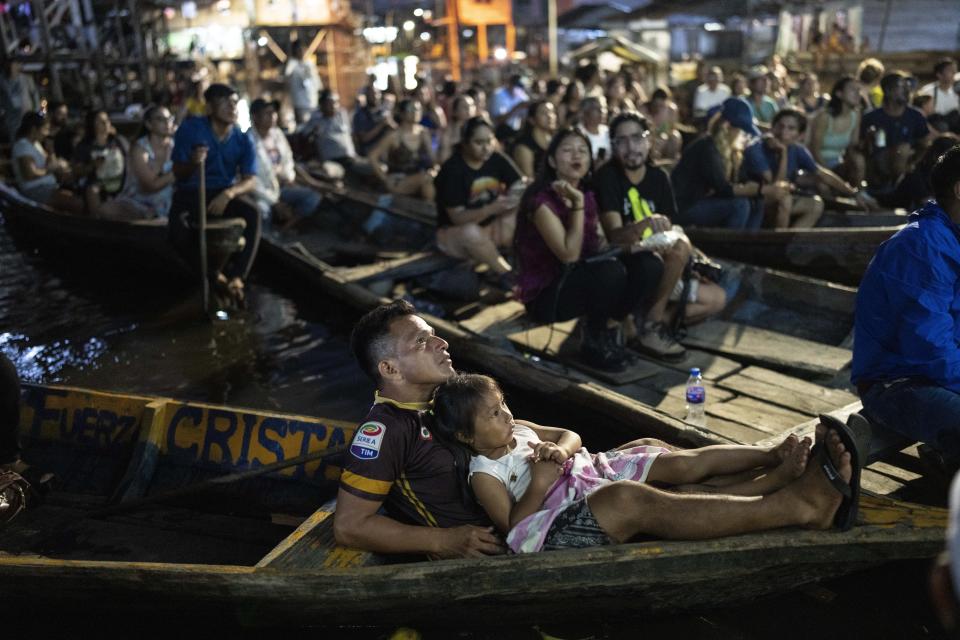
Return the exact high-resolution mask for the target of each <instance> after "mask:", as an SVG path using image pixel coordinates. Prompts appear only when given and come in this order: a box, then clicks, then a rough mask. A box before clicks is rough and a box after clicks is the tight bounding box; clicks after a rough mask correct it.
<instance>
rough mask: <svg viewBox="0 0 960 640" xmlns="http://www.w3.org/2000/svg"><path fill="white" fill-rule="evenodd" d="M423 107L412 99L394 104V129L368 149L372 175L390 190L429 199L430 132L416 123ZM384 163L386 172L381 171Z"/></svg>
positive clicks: (432, 173) (432, 163) (431, 170)
mask: <svg viewBox="0 0 960 640" xmlns="http://www.w3.org/2000/svg"><path fill="white" fill-rule="evenodd" d="M422 117H423V107H422V106H421V104H420V103H419V102H418V101H417V100H414V99H413V98H404V99H403V100H401V101H400V102H399V103H398V104H397V108H396V113H395V114H394V118H395V119H396V121H397V125H398V126H397V128H396V129H394V130H393V131H391V132H390V133H388V134H387V135H385V136H384V137H383V138H382V139H381V140H380V142H379V143H378V144H377V146H375V147H374V148H373V149H371V150H370V155H369V158H370V165H371V166H372V168H373V172H374V174H376V176H377V177H378V178H380V179H381V180H382V181H383V183H384V184H385V185H386V187H387V190H388V191H389V192H390V193H395V194H397V195H401V196H413V197H415V198H423V199H424V200H433V197H434V193H435V192H434V188H433V178H434V176H436V175H437V174H436V169H435V164H436V162H435V160H434V157H433V143H432V141H431V137H430V131H429V130H428V129H427V128H426V127H424V126H423V125H422V124H420V120H421V118H422ZM384 166H385V167H386V171H384Z"/></svg>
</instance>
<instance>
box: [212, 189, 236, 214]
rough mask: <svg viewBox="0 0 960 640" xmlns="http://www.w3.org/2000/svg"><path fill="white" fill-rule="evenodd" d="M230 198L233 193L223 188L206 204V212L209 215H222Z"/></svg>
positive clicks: (231, 198)
mask: <svg viewBox="0 0 960 640" xmlns="http://www.w3.org/2000/svg"><path fill="white" fill-rule="evenodd" d="M231 200H233V193H231V192H230V189H224V190H223V191H221V192H220V194H219V195H218V196H217V197H216V198H214V199H213V200H211V201H210V203H209V204H208V205H207V213H208V214H210V215H211V216H222V215H223V214H224V212H225V211H226V210H227V205H229V204H230V201H231Z"/></svg>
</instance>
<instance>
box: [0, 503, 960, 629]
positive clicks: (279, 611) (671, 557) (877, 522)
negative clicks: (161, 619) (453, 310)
mask: <svg viewBox="0 0 960 640" xmlns="http://www.w3.org/2000/svg"><path fill="white" fill-rule="evenodd" d="M861 512H862V515H861V519H862V521H863V522H864V523H868V522H869V523H871V524H869V525H865V526H858V527H855V528H854V529H853V530H852V531H850V532H847V533H844V534H840V533H836V532H833V531H826V532H820V531H804V530H796V529H786V530H781V531H774V532H769V533H761V534H751V535H744V536H736V537H730V538H721V539H718V540H711V541H702V542H664V541H658V542H645V543H639V544H629V545H619V546H612V547H600V548H593V549H584V550H571V551H563V552H555V553H550V554H531V555H521V556H513V557H500V558H492V559H477V560H449V561H442V562H432V563H431V562H421V563H413V564H402V565H387V566H377V567H363V568H348V569H307V570H303V569H301V570H292V569H282V570H281V569H274V568H272V567H261V568H254V567H229V566H216V565H161V564H150V563H128V562H117V563H104V562H76V561H74V562H70V561H66V562H64V561H51V560H45V559H36V558H15V557H14V558H8V557H0V581H2V582H3V584H4V585H5V596H4V597H5V598H6V602H8V605H9V606H31V602H49V599H50V598H52V597H55V598H56V601H57V603H58V611H60V612H61V613H65V612H69V611H72V610H75V609H78V608H82V609H84V610H85V611H86V612H88V613H89V612H90V611H91V610H92V609H96V608H99V607H102V608H104V611H105V612H106V611H107V610H110V611H115V610H116V609H117V608H123V609H124V610H126V611H128V612H141V611H142V612H144V613H149V614H151V615H157V614H158V613H161V612H167V611H171V612H172V611H174V610H175V611H176V612H177V613H178V614H179V615H185V614H187V613H191V612H192V613H202V614H203V615H204V616H206V619H208V620H209V619H211V618H210V616H226V618H227V619H229V620H231V621H234V622H241V623H244V624H249V625H273V624H276V621H277V620H283V621H284V624H301V623H306V624H313V625H316V624H318V623H322V624H326V625H337V624H357V623H358V622H361V621H362V623H363V624H370V625H374V624H381V625H383V624H401V623H403V624H417V623H434V624H435V623H436V622H437V620H438V619H443V620H450V621H453V620H455V621H457V623H458V624H475V623H481V622H489V620H490V619H491V617H493V618H495V619H496V620H498V622H502V623H509V622H523V623H527V624H530V623H534V622H538V621H542V620H546V619H548V618H550V619H556V618H557V616H560V617H561V618H562V617H564V616H570V617H574V616H577V615H579V613H580V612H582V611H583V610H584V609H585V608H589V609H590V610H591V611H593V612H595V613H597V614H609V615H614V614H616V613H622V612H623V607H624V603H625V602H628V603H629V607H630V611H631V613H634V614H639V613H644V612H665V611H677V610H683V609H687V608H690V607H693V606H695V607H698V608H701V607H708V606H717V605H722V604H726V603H730V602H743V601H748V600H751V599H754V598H757V597H760V596H763V595H768V594H770V593H775V592H777V591H781V590H784V589H789V588H795V587H797V586H800V585H802V584H807V583H811V582H814V581H816V580H820V579H823V578H827V577H835V576H839V575H843V574H845V573H848V572H850V571H855V570H859V569H862V568H865V567H868V566H871V565H875V564H878V563H880V562H883V561H886V560H890V559H894V558H925V557H931V556H932V555H934V554H936V553H937V552H938V551H939V550H940V548H941V547H942V544H943V542H942V536H943V530H944V529H943V528H944V525H945V522H946V514H945V511H944V510H942V509H936V508H928V507H919V506H916V505H902V504H899V505H898V504H894V503H890V502H889V501H879V502H877V503H876V504H871V502H870V500H869V499H865V501H864V505H863V508H862V509H861ZM518 577H522V579H521V578H518ZM731 584H736V585H737V588H736V589H731V588H729V587H730V585H731ZM41 594H43V595H45V596H46V599H44V598H39V597H38V596H40V595H41ZM520 605H522V606H520Z"/></svg>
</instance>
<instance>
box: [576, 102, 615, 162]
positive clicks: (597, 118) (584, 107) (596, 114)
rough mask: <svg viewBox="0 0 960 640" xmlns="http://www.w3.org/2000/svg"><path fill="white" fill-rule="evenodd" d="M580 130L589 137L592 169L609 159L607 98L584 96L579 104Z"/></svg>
mask: <svg viewBox="0 0 960 640" xmlns="http://www.w3.org/2000/svg"><path fill="white" fill-rule="evenodd" d="M580 114H581V119H582V122H581V123H580V130H581V131H583V133H584V134H586V136H587V137H588V138H589V139H590V150H591V151H593V161H594V163H595V164H594V169H596V168H597V167H599V166H600V165H601V164H603V163H604V162H606V161H607V160H609V159H610V128H609V127H608V126H607V100H606V99H605V98H604V97H603V96H600V97H597V96H591V97H589V98H585V99H584V100H583V103H582V104H581V105H580Z"/></svg>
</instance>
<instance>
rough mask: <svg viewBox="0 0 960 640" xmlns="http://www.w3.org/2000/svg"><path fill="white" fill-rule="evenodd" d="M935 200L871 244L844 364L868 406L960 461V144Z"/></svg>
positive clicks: (878, 418)
mask: <svg viewBox="0 0 960 640" xmlns="http://www.w3.org/2000/svg"><path fill="white" fill-rule="evenodd" d="M930 182H931V186H932V187H933V194H934V197H935V200H931V201H930V202H928V203H927V204H925V205H924V206H923V207H921V208H920V209H919V210H917V211H916V212H914V213H913V214H912V215H911V216H910V219H909V220H910V221H909V224H907V225H906V226H905V227H904V228H903V229H901V230H900V231H899V232H897V233H896V235H894V236H893V237H892V238H890V239H889V240H887V241H886V242H884V243H883V244H882V245H880V248H879V249H878V250H877V254H876V255H875V256H874V258H873V261H872V262H871V263H870V266H869V267H868V268H867V273H866V275H864V277H863V281H862V282H861V283H860V290H859V292H858V293H857V310H856V321H855V328H854V347H853V370H852V375H851V379H852V380H853V383H854V384H855V385H857V390H858V391H859V393H860V398H861V399H862V400H863V407H864V411H865V412H866V414H867V416H868V417H869V418H870V419H871V420H873V421H874V422H876V423H878V424H879V425H880V426H882V427H885V428H887V429H890V430H892V431H895V432H898V433H901V434H903V435H905V436H907V437H909V438H911V439H914V440H919V441H922V442H925V443H927V444H928V445H930V446H931V447H933V448H934V449H935V450H936V451H938V452H939V453H940V454H941V456H943V459H944V462H946V463H947V464H950V465H952V466H955V465H956V464H957V463H960V226H958V225H960V145H957V146H955V147H953V148H952V149H950V150H949V151H947V152H946V153H945V154H944V155H943V156H941V157H940V159H939V160H938V161H937V163H936V164H935V165H934V168H933V171H932V173H931V176H930Z"/></svg>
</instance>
